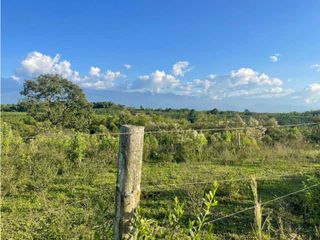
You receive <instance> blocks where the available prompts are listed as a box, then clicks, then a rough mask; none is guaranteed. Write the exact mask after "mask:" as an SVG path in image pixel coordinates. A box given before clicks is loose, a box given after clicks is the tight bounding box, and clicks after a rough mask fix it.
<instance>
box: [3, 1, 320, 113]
mask: <svg viewBox="0 0 320 240" xmlns="http://www.w3.org/2000/svg"><path fill="white" fill-rule="evenodd" d="M319 13H320V1H318V0H310V1H297V0H282V1H278V0H269V1H257V0H250V1H248V0H245V1H238V0H233V1H222V0H221V1H213V0H211V1H191V0H190V1H180V0H174V1H169V0H167V1H155V0H145V1H119V0H118V1H102V0H101V1H60V0H56V1H35V0H32V1H31V0H30V1H21V0H3V1H2V78H3V79H2V102H15V101H17V99H18V98H19V97H18V92H19V91H20V89H21V86H22V83H23V81H24V80H25V79H30V78H33V77H36V76H37V75H39V74H42V73H60V74H62V75H64V76H65V77H67V78H69V79H70V80H72V81H74V82H75V83H77V84H79V85H80V86H81V87H82V88H83V89H84V90H85V92H86V93H87V97H88V98H89V99H90V100H112V101H116V102H119V103H123V104H127V105H137V106H139V105H144V106H148V107H159V106H160V107H193V108H198V109H210V108H213V107H215V106H218V107H220V108H222V109H233V110H236V109H238V110H243V109H245V108H249V109H252V110H255V111H292V110H297V111H303V110H307V109H316V108H318V109H319V107H318V106H319V103H320V14H319ZM133 95H134V96H135V97H133V99H134V101H133V100H132V96H133ZM130 99H131V100H130ZM170 99H171V100H170ZM164 103H165V105H164Z"/></svg>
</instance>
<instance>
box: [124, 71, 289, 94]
mask: <svg viewBox="0 0 320 240" xmlns="http://www.w3.org/2000/svg"><path fill="white" fill-rule="evenodd" d="M282 84H283V81H282V80H281V79H279V78H273V77H269V76H268V75H267V74H265V73H258V72H256V71H254V70H253V69H251V68H240V69H237V70H233V71H231V72H230V73H228V74H226V75H220V76H219V75H214V74H210V75H209V76H207V77H206V78H203V79H200V78H197V79H193V80H191V81H180V80H179V79H176V78H175V76H173V75H170V74H167V73H165V71H160V70H157V71H155V72H153V73H151V74H149V75H140V76H138V78H137V79H136V80H135V81H134V82H133V83H132V84H131V85H130V87H129V89H130V91H142V92H146V91H149V92H156V93H167V92H171V93H174V94H177V95H187V96H206V97H209V98H211V99H216V100H217V99H223V98H234V97H259V98H262V97H264V98H268V97H280V96H285V95H288V94H290V93H292V92H293V90H292V89H286V88H283V87H281V85H282Z"/></svg>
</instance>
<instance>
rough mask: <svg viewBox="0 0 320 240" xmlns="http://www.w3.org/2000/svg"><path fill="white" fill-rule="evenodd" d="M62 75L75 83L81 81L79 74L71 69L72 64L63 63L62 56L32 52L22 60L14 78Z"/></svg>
mask: <svg viewBox="0 0 320 240" xmlns="http://www.w3.org/2000/svg"><path fill="white" fill-rule="evenodd" d="M46 73H51V74H61V75H62V76H63V77H65V78H68V79H70V80H73V81H77V80H79V73H78V72H77V71H74V70H72V69H71V63H70V62H68V61H65V60H64V61H61V60H60V54H57V55H56V56H55V57H50V56H48V55H44V54H42V53H40V52H31V53H29V54H28V55H27V57H26V58H25V59H24V60H22V62H21V66H20V67H19V68H18V69H17V70H16V71H15V74H14V75H13V76H12V78H13V79H16V80H24V79H27V78H33V77H36V76H39V75H40V74H46Z"/></svg>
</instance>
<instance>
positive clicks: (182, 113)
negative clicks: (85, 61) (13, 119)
mask: <svg viewBox="0 0 320 240" xmlns="http://www.w3.org/2000/svg"><path fill="white" fill-rule="evenodd" d="M92 107H93V109H94V111H95V113H96V114H98V115H103V114H109V115H118V114H120V115H121V113H123V112H124V111H126V112H128V113H130V114H132V115H134V116H137V115H140V114H145V115H147V116H153V115H158V116H161V117H164V118H169V119H176V120H183V119H185V120H187V121H188V122H190V123H197V122H208V121H210V120H212V117H214V118H215V119H220V120H223V119H228V118H232V117H234V116H235V115H239V116H241V118H243V119H244V120H246V119H249V118H250V117H251V118H255V119H259V120H262V119H270V118H275V119H276V120H277V121H278V124H292V123H303V122H313V121H319V120H320V110H316V111H306V112H289V113H257V112H251V111H250V110H248V109H246V110H244V111H243V112H239V111H222V110H219V109H217V108H213V109H211V110H202V111H198V110H194V109H188V108H181V109H173V108H164V109H163V108H156V109H153V108H144V107H142V106H140V107H139V108H135V107H127V106H125V105H121V104H116V103H113V102H110V101H106V102H92ZM1 111H2V112H26V108H25V107H24V106H23V105H22V104H1Z"/></svg>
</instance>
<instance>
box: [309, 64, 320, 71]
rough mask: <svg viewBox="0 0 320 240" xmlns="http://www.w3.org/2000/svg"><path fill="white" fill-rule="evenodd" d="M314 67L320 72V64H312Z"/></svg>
mask: <svg viewBox="0 0 320 240" xmlns="http://www.w3.org/2000/svg"><path fill="white" fill-rule="evenodd" d="M310 67H311V68H312V69H314V70H316V71H317V72H320V64H313V65H311V66H310Z"/></svg>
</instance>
